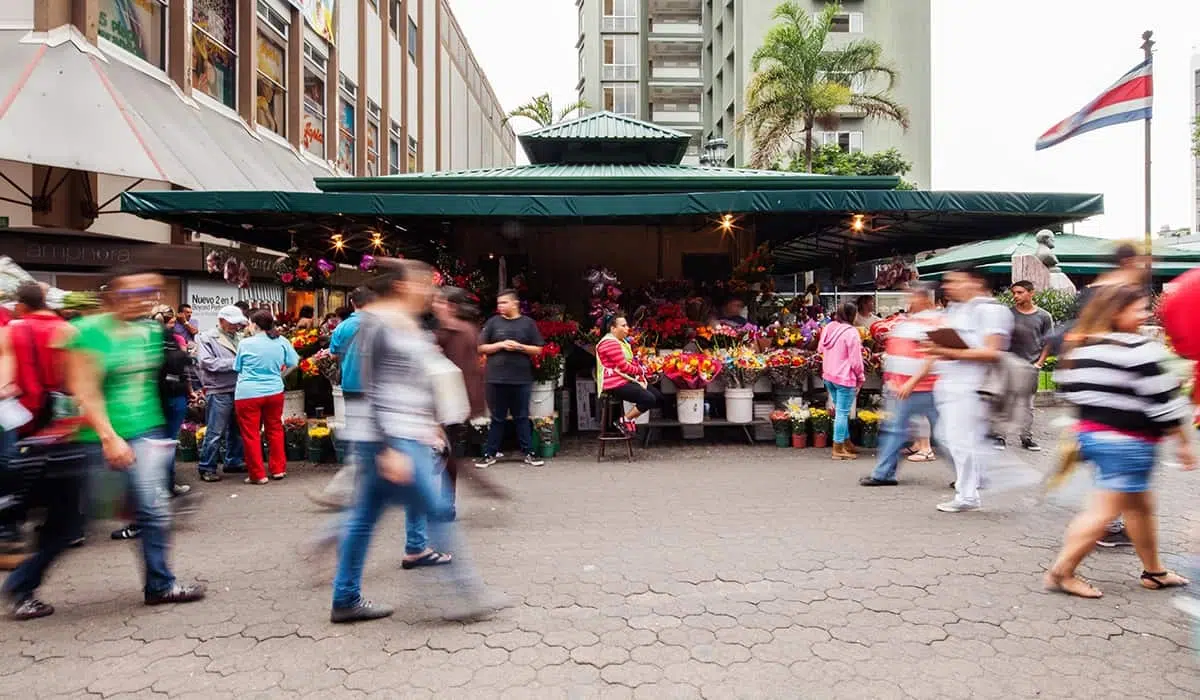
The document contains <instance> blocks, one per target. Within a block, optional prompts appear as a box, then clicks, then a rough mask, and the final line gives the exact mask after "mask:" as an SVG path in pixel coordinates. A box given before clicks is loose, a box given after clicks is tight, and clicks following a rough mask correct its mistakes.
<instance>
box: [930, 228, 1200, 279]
mask: <svg viewBox="0 0 1200 700" xmlns="http://www.w3.org/2000/svg"><path fill="white" fill-rule="evenodd" d="M1116 243H1117V241H1114V240H1110V239H1106V238H1096V237H1094V236H1078V235H1073V234H1056V235H1055V236H1054V254H1055V255H1056V256H1057V257H1058V263H1059V265H1058V266H1059V267H1060V268H1061V269H1062V271H1063V272H1065V273H1066V274H1068V275H1098V274H1102V273H1104V272H1107V271H1109V270H1111V269H1113V267H1114V265H1113V263H1112V253H1113V248H1114V247H1115V245H1116ZM1037 247H1038V244H1037V240H1036V234H1034V233H1021V234H1018V235H1015V236H1009V237H1007V238H1001V239H997V240H992V241H979V242H976V243H970V244H967V245H963V246H959V247H957V248H953V249H951V250H947V251H944V252H942V253H940V254H938V255H935V256H932V257H930V258H927V259H925V260H923V261H921V262H918V263H917V269H918V271H919V273H920V275H921V277H922V278H924V279H935V278H940V277H941V276H942V275H943V274H944V273H945V272H947V271H948V270H952V269H954V268H956V267H963V266H966V265H971V266H975V267H978V268H979V269H981V270H983V271H984V272H986V273H988V274H995V275H1009V274H1010V273H1011V272H1012V259H1013V256H1015V255H1034V254H1035V253H1036V252H1037ZM1195 268H1200V250H1190V249H1188V247H1187V246H1183V247H1180V246H1178V245H1177V241H1175V240H1172V239H1159V240H1157V241H1155V242H1154V265H1153V269H1154V274H1155V276H1156V277H1167V278H1170V277H1176V276H1178V275H1181V274H1183V273H1184V272H1187V271H1188V270H1192V269H1195Z"/></svg>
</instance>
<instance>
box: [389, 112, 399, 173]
mask: <svg viewBox="0 0 1200 700" xmlns="http://www.w3.org/2000/svg"><path fill="white" fill-rule="evenodd" d="M399 174H400V125H399V124H397V123H396V122H392V126H391V127H390V128H389V129H388V175H399Z"/></svg>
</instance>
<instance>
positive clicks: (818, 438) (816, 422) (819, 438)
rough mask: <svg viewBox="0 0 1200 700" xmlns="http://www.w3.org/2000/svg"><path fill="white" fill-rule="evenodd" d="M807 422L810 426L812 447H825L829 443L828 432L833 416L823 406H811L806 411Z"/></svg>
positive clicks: (831, 425) (831, 428)
mask: <svg viewBox="0 0 1200 700" xmlns="http://www.w3.org/2000/svg"><path fill="white" fill-rule="evenodd" d="M808 423H809V425H811V426H812V433H813V447H826V446H828V444H829V433H830V431H832V430H833V416H831V415H829V411H827V410H825V409H824V408H813V409H809V411H808Z"/></svg>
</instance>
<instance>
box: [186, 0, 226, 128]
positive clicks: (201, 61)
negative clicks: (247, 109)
mask: <svg viewBox="0 0 1200 700" xmlns="http://www.w3.org/2000/svg"><path fill="white" fill-rule="evenodd" d="M234 46H237V3H236V2H234V0H193V3H192V87H193V88H195V89H197V90H199V91H200V92H203V93H204V94H206V95H208V96H210V97H212V98H214V99H216V100H218V101H220V102H222V103H224V104H225V106H227V107H233V108H236V106H237V52H236V51H234V50H233V47H234Z"/></svg>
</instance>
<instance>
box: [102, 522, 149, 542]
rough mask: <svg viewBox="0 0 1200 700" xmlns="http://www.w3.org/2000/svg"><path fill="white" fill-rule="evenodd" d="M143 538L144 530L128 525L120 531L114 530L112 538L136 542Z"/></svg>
mask: <svg viewBox="0 0 1200 700" xmlns="http://www.w3.org/2000/svg"><path fill="white" fill-rule="evenodd" d="M141 536H142V528H140V527H138V526H137V525H126V526H125V527H123V528H121V529H120V530H113V532H112V535H110V537H112V538H113V539H114V540H136V539H137V538H139V537H141Z"/></svg>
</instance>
